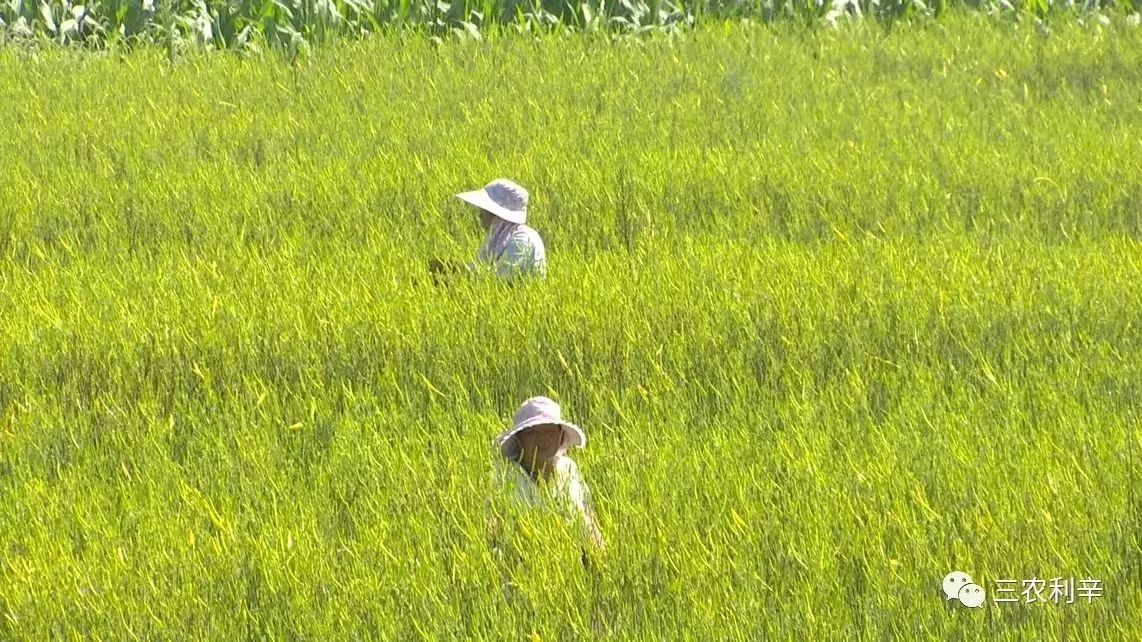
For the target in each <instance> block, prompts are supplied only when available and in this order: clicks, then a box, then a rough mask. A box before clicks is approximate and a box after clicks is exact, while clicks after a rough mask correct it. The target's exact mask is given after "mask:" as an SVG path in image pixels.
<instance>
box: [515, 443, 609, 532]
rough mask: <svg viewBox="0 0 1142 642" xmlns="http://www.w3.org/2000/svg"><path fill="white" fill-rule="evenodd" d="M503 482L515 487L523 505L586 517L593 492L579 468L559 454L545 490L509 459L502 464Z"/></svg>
mask: <svg viewBox="0 0 1142 642" xmlns="http://www.w3.org/2000/svg"><path fill="white" fill-rule="evenodd" d="M500 474H501V481H502V482H503V483H505V484H511V485H514V486H515V499H516V501H517V502H520V503H521V504H525V505H527V506H534V507H537V508H548V509H555V510H562V511H566V512H568V513H570V514H572V515H581V516H583V517H584V518H586V517H587V503H588V501H589V497H590V491H589V490H588V488H587V484H586V482H584V481H583V477H582V476H581V475H580V474H579V466H577V465H576V464H575V460H574V459H571V458H570V457H568V456H567V455H560V456H559V457H557V458H556V459H555V462H554V465H553V466H552V471H551V479H549V480H548V481H547V483H546V484H545V486H546V487H547V488H546V489H544V488H540V487H539V486H538V485H537V484H536V483H535V482H534V481H532V479H531V477H530V476H529V475H528V474H527V473H526V472H525V471H524V469H523V468H522V467H521V466H520V465H519V464H517V463H515V462H513V461H508V460H501V462H500Z"/></svg>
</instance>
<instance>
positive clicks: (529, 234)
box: [512, 225, 540, 241]
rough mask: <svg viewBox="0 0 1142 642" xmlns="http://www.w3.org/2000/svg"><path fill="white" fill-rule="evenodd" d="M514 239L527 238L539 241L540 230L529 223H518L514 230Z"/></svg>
mask: <svg viewBox="0 0 1142 642" xmlns="http://www.w3.org/2000/svg"><path fill="white" fill-rule="evenodd" d="M512 238H513V239H526V240H528V241H539V240H540V236H539V232H538V231H536V229H535V228H534V227H531V226H529V225H518V226H516V228H515V230H514V231H513V232H512Z"/></svg>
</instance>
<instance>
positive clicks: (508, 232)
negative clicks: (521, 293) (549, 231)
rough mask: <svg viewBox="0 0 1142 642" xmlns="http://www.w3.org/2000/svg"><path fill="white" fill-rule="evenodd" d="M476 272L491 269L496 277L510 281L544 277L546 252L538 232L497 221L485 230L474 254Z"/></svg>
mask: <svg viewBox="0 0 1142 642" xmlns="http://www.w3.org/2000/svg"><path fill="white" fill-rule="evenodd" d="M472 267H473V268H474V269H476V270H484V269H489V268H490V269H491V270H492V271H494V272H495V274H496V276H499V277H501V278H505V279H512V278H515V277H518V276H524V275H531V276H538V277H540V278H544V277H546V276H547V253H546V251H545V250H544V247H543V239H542V238H540V236H539V232H536V231H535V230H534V229H532V228H530V227H528V226H527V225H518V224H515V223H508V222H507V221H503V220H498V221H496V222H495V223H494V224H493V225H492V227H491V228H490V229H489V230H488V233H487V236H486V237H485V238H484V243H483V244H482V245H481V246H480V250H479V252H477V254H476V263H474V264H472Z"/></svg>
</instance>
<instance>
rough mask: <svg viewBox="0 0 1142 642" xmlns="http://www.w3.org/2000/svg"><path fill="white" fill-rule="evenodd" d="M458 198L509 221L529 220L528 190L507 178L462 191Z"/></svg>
mask: <svg viewBox="0 0 1142 642" xmlns="http://www.w3.org/2000/svg"><path fill="white" fill-rule="evenodd" d="M456 198H458V199H460V200H462V201H464V202H465V203H471V204H472V205H475V206H476V207H478V208H480V209H482V210H487V211H489V212H491V213H492V214H495V215H496V216H498V217H500V218H502V219H504V220H505V221H508V222H509V223H519V224H521V225H522V224H523V223H524V222H526V221H527V190H525V189H524V188H522V187H520V186H519V185H517V184H515V183H514V182H512V181H509V180H508V179H506V178H497V179H496V180H494V181H492V182H491V183H488V184H487V185H485V186H484V189H478V190H475V191H472V192H460V193H459V194H457V195H456Z"/></svg>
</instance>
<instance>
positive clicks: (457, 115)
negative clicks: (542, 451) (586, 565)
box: [0, 17, 1142, 640]
mask: <svg viewBox="0 0 1142 642" xmlns="http://www.w3.org/2000/svg"><path fill="white" fill-rule="evenodd" d="M1139 38H1140V36H1139V33H1138V30H1137V29H1130V28H1120V27H1118V26H1116V25H1111V26H1110V27H1099V26H1094V27H1081V26H1079V25H1077V24H1073V23H1067V24H1060V25H1058V26H1057V27H1056V31H1055V32H1054V33H1052V34H1050V35H1044V34H1043V33H1042V32H1041V31H1039V30H1036V29H1035V28H1031V27H1030V26H1026V27H1024V26H1018V25H1006V26H999V25H995V24H993V23H990V22H986V21H983V20H975V19H969V18H966V17H961V18H960V19H957V20H953V21H951V22H950V23H949V24H948V25H947V27H946V28H945V27H935V26H933V27H928V28H925V27H917V28H915V29H898V30H895V31H892V32H891V33H889V34H885V33H884V32H882V31H880V30H878V29H875V28H872V27H868V28H856V29H853V30H851V31H845V32H841V33H821V34H816V35H798V34H796V33H793V32H789V33H785V32H781V31H773V30H767V29H758V28H749V27H744V26H739V27H733V28H727V29H722V28H721V27H719V28H718V29H717V30H700V31H699V32H697V33H695V34H692V35H690V36H688V37H686V38H681V39H655V38H651V39H648V40H646V41H642V42H641V44H627V45H613V44H608V43H606V42H604V41H598V40H592V39H589V38H585V37H584V38H578V37H576V38H569V39H566V40H561V41H545V42H540V43H535V42H531V41H527V40H524V39H510V38H506V39H502V40H500V41H497V42H495V43H485V44H482V45H481V44H474V43H467V44H463V43H453V44H449V45H445V46H443V47H439V48H434V47H432V46H430V45H428V44H427V43H421V42H419V41H413V40H410V41H406V42H399V41H397V40H395V39H394V40H375V41H371V42H367V43H362V44H358V45H353V46H337V47H331V48H329V49H317V50H315V52H314V54H313V56H312V58H310V59H309V60H308V61H307V62H306V63H305V64H304V65H301V66H296V67H290V66H286V65H282V64H280V63H279V62H277V61H274V60H270V59H259V58H252V59H239V58H235V57H226V56H218V57H190V58H187V59H185V60H182V61H179V62H178V63H176V64H171V63H170V62H168V61H167V60H166V59H165V58H164V56H163V55H162V54H160V53H157V52H154V51H150V50H144V51H139V52H136V53H132V54H130V55H127V56H125V57H118V56H99V55H87V56H78V55H74V54H69V53H61V52H56V53H49V54H42V55H38V56H36V57H32V56H31V55H30V54H28V53H26V52H25V53H18V52H14V51H6V52H3V53H0V79H3V80H0V103H2V104H4V105H5V115H6V118H7V119H8V122H9V123H11V126H10V127H8V128H7V129H6V131H5V133H4V135H3V136H0V158H4V159H6V163H7V166H6V169H5V175H4V180H3V181H0V506H3V507H4V509H3V510H0V533H3V537H2V538H0V638H5V639H7V638H27V639H42V638H44V637H49V636H57V637H72V636H84V635H90V636H93V637H101V638H122V637H145V638H155V637H159V638H162V637H186V636H188V635H189V636H192V637H204V638H235V637H242V636H262V635H265V636H268V637H273V638H280V637H295V636H296V637H305V638H326V637H330V636H333V637H342V636H343V635H345V634H346V632H349V631H352V632H356V633H358V634H360V635H361V636H362V637H373V638H378V639H405V638H421V637H424V638H433V639H439V638H453V637H455V638H487V639H500V638H509V639H519V638H526V637H529V636H530V635H531V633H532V632H533V631H534V632H535V633H536V634H538V635H539V636H541V637H542V639H552V638H579V637H584V636H591V635H602V634H608V633H609V634H613V635H615V636H618V637H623V638H631V639H655V638H663V639H671V638H676V637H686V636H688V637H691V638H694V639H707V638H709V639H736V638H742V639H759V638H780V639H826V638H835V639H857V638H876V639H880V638H890V637H891V638H899V639H921V638H925V637H938V638H940V639H949V638H951V639H959V638H963V639H968V638H972V639H974V638H975V637H978V636H986V637H988V638H997V639H1012V640H1015V639H1026V638H1028V637H1035V638H1047V639H1055V638H1062V637H1063V636H1064V635H1066V636H1069V637H1073V638H1077V639H1134V638H1137V637H1138V634H1139V633H1140V632H1139V630H1138V623H1137V622H1138V619H1139V614H1142V597H1140V596H1142V581H1140V579H1139V569H1140V568H1142V553H1140V551H1139V539H1138V538H1139V535H1138V534H1139V532H1140V529H1142V523H1140V521H1139V508H1140V504H1142V502H1140V500H1139V497H1138V495H1137V488H1138V487H1139V486H1138V477H1137V475H1138V474H1137V472H1135V471H1136V470H1137V468H1138V464H1139V456H1138V453H1139V449H1140V448H1142V443H1140V439H1142V436H1140V432H1139V428H1138V425H1139V424H1138V421H1139V416H1140V414H1142V372H1140V371H1139V365H1138V364H1139V363H1142V360H1140V357H1142V334H1140V333H1139V327H1138V323H1139V316H1138V315H1139V310H1142V291H1140V290H1139V288H1138V283H1139V278H1140V277H1142V248H1140V247H1139V245H1138V238H1139V236H1140V234H1142V219H1140V217H1142V184H1140V182H1139V177H1140V176H1142V145H1140V143H1139V140H1142V128H1140V126H1139V123H1140V122H1142V111H1140V110H1139V105H1140V104H1142V71H1140V70H1142V46H1140V45H1142V42H1140V40H1139ZM500 175H504V176H510V177H512V178H514V179H516V180H518V181H519V182H520V183H522V184H523V185H525V186H527V187H528V188H530V189H531V190H532V196H533V213H532V216H533V221H534V225H535V226H536V227H537V228H538V229H539V230H540V231H541V232H542V233H543V234H544V237H545V240H546V241H547V246H548V250H549V260H550V265H549V269H550V274H551V276H550V278H549V279H548V280H547V281H546V282H545V283H542V284H534V285H532V286H528V287H523V288H515V289H511V288H503V287H499V286H497V285H496V284H492V283H458V284H456V285H455V286H454V287H452V288H448V289H439V288H434V287H433V286H432V285H431V283H430V281H429V280H428V279H427V278H426V277H427V274H426V273H425V270H424V263H425V261H426V259H427V258H429V257H430V256H447V257H454V258H468V257H469V255H470V254H472V253H473V252H474V251H475V247H476V244H477V243H478V240H479V232H478V230H477V229H476V227H475V225H476V224H475V221H474V220H473V216H472V215H471V213H470V212H468V211H466V210H465V209H464V207H463V206H462V204H460V203H458V202H456V201H455V199H453V198H452V197H451V194H452V193H453V192H455V191H459V190H461V189H467V188H471V187H474V186H479V185H481V184H483V183H485V182H487V181H488V180H490V179H491V178H494V177H497V176H500ZM533 394H549V395H551V396H553V397H555V398H557V399H558V400H559V401H560V402H561V403H563V404H564V407H565V410H566V412H567V413H568V415H569V416H570V417H571V418H572V419H573V420H575V421H577V422H578V423H581V424H582V425H583V426H584V427H585V428H586V430H587V432H588V435H589V439H590V446H589V447H588V448H587V449H586V450H584V451H582V452H581V453H577V454H576V456H577V458H578V459H579V461H580V463H581V468H582V470H583V472H584V474H585V477H586V479H587V481H588V483H589V484H590V485H591V487H592V491H593V494H594V497H595V501H596V504H597V509H598V512H599V516H600V520H601V522H602V526H603V529H604V532H605V534H606V536H607V539H608V543H609V550H608V552H607V553H606V556H605V558H604V560H603V564H602V565H601V566H600V568H599V569H598V570H597V571H596V572H585V571H584V570H583V569H582V567H581V566H579V556H578V551H577V550H576V547H575V546H574V543H573V542H572V541H570V540H569V539H568V537H569V536H570V535H569V534H568V532H567V531H566V529H565V528H564V526H563V525H561V524H559V523H551V522H549V521H545V520H543V519H542V518H538V517H535V516H523V517H520V518H519V521H512V520H507V523H509V524H513V526H511V527H509V528H508V529H507V535H506V536H507V537H509V538H511V539H512V541H513V544H512V545H513V546H515V547H517V548H518V549H519V550H522V551H524V552H525V553H527V552H530V554H525V555H524V556H523V558H522V560H521V561H520V562H519V563H518V564H517V565H514V566H510V567H509V566H507V565H505V564H502V563H499V562H497V560H496V558H495V556H494V553H493V550H492V549H491V547H490V546H489V545H488V543H489V539H490V538H491V537H492V536H493V533H491V532H490V531H489V528H488V526H487V524H488V522H487V517H488V512H489V511H488V509H487V508H486V507H487V506H488V505H489V504H488V494H489V480H490V472H491V471H490V460H489V459H488V457H489V455H490V448H489V443H490V439H491V438H492V437H493V436H494V435H495V434H496V433H497V432H498V431H499V429H500V428H501V427H502V425H503V424H505V423H506V422H507V421H508V420H509V418H510V415H511V412H512V411H513V410H514V408H515V406H516V404H518V403H519V402H520V401H521V400H522V399H523V398H525V397H527V396H530V395H533ZM502 499H503V498H494V497H493V498H492V501H491V504H490V506H491V512H495V513H500V512H503V511H506V510H507V508H506V507H505V506H504V503H503V502H502V501H500V500H502ZM953 568H958V569H961V570H965V571H967V572H969V573H971V574H972V575H973V576H974V577H977V579H979V578H983V579H984V580H985V581H990V580H994V579H996V578H1001V577H1015V578H1024V577H1031V576H1032V575H1036V576H1038V577H1051V576H1054V575H1073V576H1076V577H1085V576H1089V577H1097V578H1101V579H1102V580H1103V581H1104V584H1105V586H1106V595H1105V597H1104V598H1102V599H1101V600H1099V601H1096V602H1095V603H1093V604H1090V605H1087V604H1075V605H1071V606H1061V605H1060V606H1053V605H1048V606H1039V607H1028V606H1023V605H1013V606H998V605H994V604H991V603H990V602H989V603H988V605H987V606H986V607H985V608H984V609H983V610H982V612H972V611H969V610H967V609H960V608H952V607H951V606H950V605H947V604H945V603H943V600H942V599H941V598H940V596H939V593H938V590H939V582H940V580H941V578H942V577H943V575H944V574H945V573H947V572H948V571H950V570H952V569H953ZM505 575H506V576H508V577H513V578H514V579H515V583H516V584H517V585H518V587H519V588H518V590H517V591H516V592H515V593H511V592H507V593H505V590H504V581H503V580H504V577H505Z"/></svg>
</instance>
